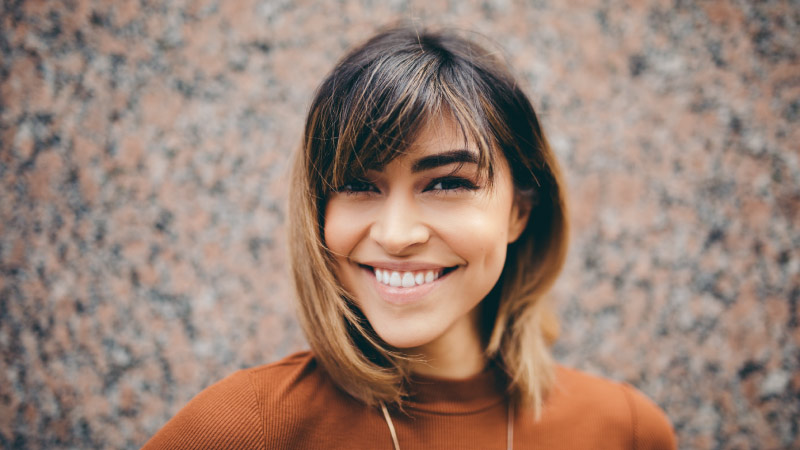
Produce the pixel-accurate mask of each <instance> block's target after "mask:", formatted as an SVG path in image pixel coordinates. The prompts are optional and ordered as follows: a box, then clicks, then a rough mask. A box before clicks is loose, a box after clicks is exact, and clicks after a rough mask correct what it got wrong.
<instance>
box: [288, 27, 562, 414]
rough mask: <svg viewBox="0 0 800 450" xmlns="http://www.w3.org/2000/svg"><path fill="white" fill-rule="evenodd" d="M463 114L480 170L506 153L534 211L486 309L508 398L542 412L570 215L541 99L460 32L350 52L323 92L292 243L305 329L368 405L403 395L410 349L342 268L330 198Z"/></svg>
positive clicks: (295, 203) (378, 39) (397, 31)
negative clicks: (381, 324) (550, 297)
mask: <svg viewBox="0 0 800 450" xmlns="http://www.w3.org/2000/svg"><path fill="white" fill-rule="evenodd" d="M442 118H448V119H453V120H455V122H456V123H457V124H458V126H459V127H460V130H461V133H462V134H463V136H464V139H465V141H467V140H468V141H470V142H474V143H475V144H476V146H477V147H478V150H479V154H480V157H479V167H480V170H481V173H482V174H483V175H484V176H485V177H486V179H487V180H488V181H489V182H490V183H491V181H492V177H493V165H494V164H495V163H496V161H497V160H496V158H497V157H498V155H499V156H502V157H503V158H505V159H506V160H507V161H508V165H509V167H510V168H511V175H512V178H513V180H514V186H515V190H516V192H517V196H518V199H520V201H524V202H525V203H526V204H527V205H528V207H529V208H530V217H529V220H528V223H527V224H526V228H525V230H524V231H523V233H522V235H521V236H520V238H519V239H518V240H517V241H516V242H514V243H513V244H510V245H509V248H508V254H507V257H506V263H505V266H504V269H503V273H502V275H501V277H500V280H499V281H498V283H497V285H496V286H495V288H494V289H493V290H492V292H491V293H490V294H489V296H487V298H486V299H484V301H483V302H482V304H481V305H480V306H479V307H480V308H481V313H482V321H483V323H482V326H483V328H484V329H483V330H482V332H483V334H484V337H485V340H486V356H487V357H488V358H489V359H490V360H491V361H493V362H494V363H495V364H496V365H497V366H498V367H500V368H502V370H503V371H504V372H505V373H506V374H507V379H508V388H509V392H510V393H511V395H512V396H513V397H514V398H515V399H516V400H517V401H519V402H522V403H525V404H530V405H532V407H533V409H534V411H535V412H536V414H537V415H538V414H539V413H540V411H541V407H542V402H543V400H544V397H545V395H546V393H547V391H548V390H549V388H550V387H551V385H552V383H553V376H554V375H553V370H554V369H553V361H552V358H551V356H550V352H549V346H550V344H551V343H552V341H553V340H554V339H555V338H556V335H557V332H558V331H557V330H558V325H557V321H556V320H555V317H554V316H553V314H552V313H551V311H550V309H549V307H548V305H547V304H546V302H545V301H544V295H545V293H546V292H547V291H548V289H549V288H550V287H551V285H552V284H553V282H554V281H555V279H556V277H557V275H558V273H559V271H560V270H561V267H562V265H563V262H564V257H565V254H566V248H567V234H568V224H567V218H566V205H565V201H564V196H563V190H562V186H563V183H562V180H561V175H560V172H559V170H558V166H557V164H556V161H555V158H554V156H553V154H552V151H551V150H550V147H549V145H548V143H547V140H546V138H545V136H544V134H543V132H542V130H541V127H540V125H539V122H538V119H537V117H536V114H535V112H534V109H533V107H532V106H531V104H530V101H529V100H528V98H527V97H526V96H525V94H524V93H523V92H522V91H521V90H520V89H519V87H518V85H517V83H516V81H515V79H514V78H513V76H511V74H510V73H509V71H508V69H506V68H505V66H504V64H503V63H502V62H501V61H499V60H498V59H497V58H495V57H494V56H493V55H492V54H490V53H489V52H488V51H486V50H485V49H484V48H482V47H481V46H478V45H477V44H475V43H474V42H472V41H470V40H468V39H465V38H463V37H461V36H459V35H457V34H455V33H449V32H428V31H425V32H420V31H418V30H414V29H409V28H394V29H390V30H386V31H383V32H381V33H379V34H377V35H376V36H375V37H373V38H372V39H370V40H369V41H367V42H366V43H364V44H362V45H361V46H359V47H358V48H356V49H354V50H353V51H351V52H350V53H349V54H347V55H346V56H345V57H344V58H343V59H342V60H341V61H340V62H339V63H338V64H337V65H336V67H335V68H334V69H333V70H332V72H331V73H330V74H329V75H328V76H327V78H326V79H325V80H324V81H323V83H322V84H321V86H320V87H319V89H318V90H317V92H316V94H315V96H314V100H313V102H312V104H311V107H310V108H309V113H308V116H307V121H306V128H305V136H304V140H303V143H302V146H301V148H300V151H299V152H298V153H297V155H296V157H295V161H294V168H293V177H292V180H293V181H292V186H291V194H290V222H291V223H290V230H291V231H290V233H291V235H290V239H289V245H290V252H291V260H292V261H291V262H292V273H293V277H294V284H295V288H296V293H297V297H298V312H299V318H300V322H301V325H302V327H303V329H304V331H305V333H306V336H307V338H308V341H309V344H310V346H311V348H312V350H313V351H314V354H315V356H316V358H317V360H318V361H319V362H320V364H322V366H323V367H324V368H325V370H326V371H327V372H328V373H329V375H330V376H331V378H332V379H333V381H334V382H335V383H337V384H338V385H339V387H341V388H342V389H343V390H345V391H346V392H348V393H350V394H351V395H353V396H354V397H356V398H359V399H361V400H362V401H364V402H366V403H368V404H377V403H378V402H381V401H385V402H394V403H402V400H403V396H404V394H405V392H404V383H405V381H406V380H407V377H408V373H407V364H406V363H407V356H406V355H404V354H403V353H402V352H401V351H398V350H397V349H392V348H390V347H389V346H388V345H386V344H385V343H383V342H382V341H381V339H380V338H379V337H378V336H377V335H376V334H375V332H374V331H373V330H372V328H371V327H370V325H369V323H368V321H367V320H366V318H365V317H364V315H363V314H362V313H361V312H360V311H359V309H358V307H357V306H356V305H355V303H354V302H353V301H351V300H350V299H348V297H347V293H346V292H345V291H344V289H343V288H342V286H341V284H340V283H339V281H338V280H337V279H336V277H335V276H334V267H335V266H334V264H335V263H334V259H333V255H332V254H331V253H330V251H329V250H327V248H326V245H325V241H324V234H323V230H324V220H325V201H326V199H327V197H328V196H329V195H330V194H331V193H332V192H333V191H335V190H336V189H337V187H338V186H341V185H342V184H344V183H345V182H346V181H347V180H349V179H352V178H354V177H358V176H361V175H363V174H364V173H365V172H366V171H367V170H370V169H380V168H382V167H383V166H385V165H386V164H388V163H389V162H390V161H392V160H393V159H394V158H396V157H397V156H398V155H400V154H402V152H404V151H405V150H406V149H407V148H408V146H409V145H410V144H411V143H412V142H413V141H414V138H415V137H416V135H417V134H418V133H419V132H420V131H421V129H422V128H423V127H424V125H425V124H426V123H428V122H429V121H431V120H439V119H442Z"/></svg>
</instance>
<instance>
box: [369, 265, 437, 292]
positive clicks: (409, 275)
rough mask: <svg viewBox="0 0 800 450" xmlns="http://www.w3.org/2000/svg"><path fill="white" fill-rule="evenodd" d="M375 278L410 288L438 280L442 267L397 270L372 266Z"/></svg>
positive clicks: (381, 281) (394, 285) (384, 282)
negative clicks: (409, 270) (413, 270)
mask: <svg viewBox="0 0 800 450" xmlns="http://www.w3.org/2000/svg"><path fill="white" fill-rule="evenodd" d="M373 271H374V272H375V279H376V280H378V281H379V282H380V283H382V284H385V285H387V286H392V287H404V288H410V287H414V286H420V285H423V284H427V283H433V282H434V281H435V280H438V279H439V277H440V276H441V275H442V273H443V272H444V269H437V270H420V271H417V272H398V271H396V270H388V269H378V268H377V267H375V268H373Z"/></svg>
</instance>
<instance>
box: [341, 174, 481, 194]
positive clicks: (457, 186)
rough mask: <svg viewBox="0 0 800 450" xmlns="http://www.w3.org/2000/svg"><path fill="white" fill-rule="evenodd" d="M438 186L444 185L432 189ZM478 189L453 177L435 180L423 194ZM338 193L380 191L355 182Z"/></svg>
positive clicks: (471, 183)
mask: <svg viewBox="0 0 800 450" xmlns="http://www.w3.org/2000/svg"><path fill="white" fill-rule="evenodd" d="M438 184H441V185H442V188H441V189H432V188H433V187H434V186H436V185H438ZM445 186H450V187H445ZM476 189H478V186H477V185H476V184H475V183H473V182H472V181H470V180H468V179H466V178H461V177H452V176H451V177H442V178H435V179H434V180H432V181H431V182H430V183H429V184H428V187H426V188H425V190H424V191H423V192H434V193H436V192H446V191H461V190H467V191H474V190H476ZM336 192H341V193H344V194H347V195H359V194H370V193H374V192H379V191H378V189H377V188H376V187H375V185H374V184H372V183H370V182H369V181H365V180H353V181H350V182H349V183H347V184H345V185H344V186H342V187H340V188H338V189H336Z"/></svg>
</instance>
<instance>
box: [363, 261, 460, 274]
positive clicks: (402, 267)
mask: <svg viewBox="0 0 800 450" xmlns="http://www.w3.org/2000/svg"><path fill="white" fill-rule="evenodd" d="M359 264H361V265H364V266H370V267H372V268H373V269H388V270H396V271H398V272H414V271H417V270H439V269H444V268H447V266H443V265H441V264H436V263H430V262H424V261H402V262H401V261H364V262H360V263H359Z"/></svg>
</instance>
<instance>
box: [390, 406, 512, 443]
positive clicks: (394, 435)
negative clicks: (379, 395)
mask: <svg viewBox="0 0 800 450" xmlns="http://www.w3.org/2000/svg"><path fill="white" fill-rule="evenodd" d="M381 410H382V411H383V418H384V419H386V425H388V426H389V433H391V434H392V443H393V444H394V450H400V443H399V442H397V432H396V431H395V429H394V423H393V422H392V416H390V415H389V410H388V409H386V405H385V404H384V403H383V402H381ZM513 418H514V402H512V401H511V400H509V401H508V430H507V432H506V448H507V449H508V450H513V449H514V419H513Z"/></svg>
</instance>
